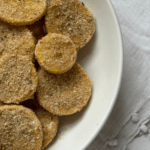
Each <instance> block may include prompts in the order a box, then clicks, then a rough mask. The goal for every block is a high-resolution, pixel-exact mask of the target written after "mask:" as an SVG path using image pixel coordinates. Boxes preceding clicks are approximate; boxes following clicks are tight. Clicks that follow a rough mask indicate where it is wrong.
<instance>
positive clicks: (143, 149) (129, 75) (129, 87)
mask: <svg viewBox="0 0 150 150" xmlns="http://www.w3.org/2000/svg"><path fill="white" fill-rule="evenodd" d="M111 2H112V4H113V6H114V9H115V11H116V13H117V16H118V19H119V23H120V26H121V30H122V37H123V44H124V65H123V78H122V84H121V89H120V92H119V95H118V99H117V102H116V105H115V107H114V109H113V111H112V113H111V115H110V117H109V119H108V121H107V123H106V124H105V126H104V128H103V130H102V131H101V132H100V133H99V135H98V136H97V138H96V139H95V140H94V141H93V142H92V143H91V145H90V146H89V147H88V148H87V149H86V150H125V149H126V150H149V149H150V140H149V139H150V135H149V133H150V129H149V128H150V123H149V122H150V0H111ZM135 113H137V117H138V118H139V121H138V122H137V123H134V122H133V121H132V120H133V119H132V118H133V116H134V115H135ZM141 126H142V128H144V131H143V130H142V131H141ZM143 132H144V133H143Z"/></svg>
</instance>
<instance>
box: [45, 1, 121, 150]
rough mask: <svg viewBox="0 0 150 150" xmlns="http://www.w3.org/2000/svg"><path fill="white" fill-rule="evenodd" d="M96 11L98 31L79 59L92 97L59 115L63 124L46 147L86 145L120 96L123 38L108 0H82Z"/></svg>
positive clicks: (59, 149)
mask: <svg viewBox="0 0 150 150" xmlns="http://www.w3.org/2000/svg"><path fill="white" fill-rule="evenodd" d="M83 2H84V4H85V5H86V6H87V7H88V8H89V10H90V11H91V12H92V13H93V14H94V18H95V21H96V33H95V35H94V37H93V38H92V40H91V41H90V42H89V43H88V44H87V45H86V46H85V47H84V48H83V49H81V50H80V51H79V53H78V62H79V63H80V64H81V66H82V67H83V68H84V69H85V70H86V71H87V73H88V74H89V76H90V77H91V80H92V84H93V92H92V97H91V101H90V102H89V105H88V107H87V108H86V109H84V110H83V111H82V112H79V113H76V114H74V115H70V116H64V117H60V128H59V132H61V133H58V135H57V137H56V138H55V140H54V141H53V142H52V143H51V144H50V145H49V146H48V147H47V150H81V149H85V148H86V147H87V146H88V144H90V142H92V140H93V139H94V138H95V137H96V135H97V134H98V133H99V131H100V130H101V129H102V127H103V125H104V123H105V122H106V120H107V118H108V116H109V114H110V112H111V110H112V108H113V106H114V103H115V100H116V97H117V94H118V91H119V87H120V82H121V75H122V64H123V57H122V40H121V34H120V29H119V25H118V22H117V19H116V15H115V13H114V10H113V8H112V6H111V3H110V1H109V0H83Z"/></svg>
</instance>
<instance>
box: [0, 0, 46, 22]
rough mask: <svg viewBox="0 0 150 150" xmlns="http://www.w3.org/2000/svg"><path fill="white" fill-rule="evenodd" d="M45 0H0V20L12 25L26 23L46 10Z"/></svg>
mask: <svg viewBox="0 0 150 150" xmlns="http://www.w3.org/2000/svg"><path fill="white" fill-rule="evenodd" d="M46 8H47V2H46V0H0V20H2V21H4V22H7V23H9V24H12V25H28V24H32V23H34V22H36V21H38V20H39V19H40V18H41V17H42V16H43V15H44V14H45V12H46Z"/></svg>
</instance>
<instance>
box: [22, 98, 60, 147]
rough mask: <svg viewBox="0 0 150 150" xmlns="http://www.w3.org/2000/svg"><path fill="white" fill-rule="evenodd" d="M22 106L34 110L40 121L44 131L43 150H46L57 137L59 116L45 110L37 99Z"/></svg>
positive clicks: (25, 102)
mask: <svg viewBox="0 0 150 150" xmlns="http://www.w3.org/2000/svg"><path fill="white" fill-rule="evenodd" d="M22 105H24V106H25V107H28V108H30V109H32V110H33V111H34V112H35V114H36V115H37V117H38V119H39V120H40V122H41V124H42V129H43V144H42V149H44V148H45V147H46V146H47V145H48V144H49V143H51V142H52V140H53V139H54V137H55V136H56V133H57V130H58V124H59V119H58V116H56V115H53V114H51V113H50V112H48V111H47V110H45V109H43V108H42V107H41V106H40V105H39V103H38V100H37V99H36V98H34V100H27V101H24V102H23V103H22Z"/></svg>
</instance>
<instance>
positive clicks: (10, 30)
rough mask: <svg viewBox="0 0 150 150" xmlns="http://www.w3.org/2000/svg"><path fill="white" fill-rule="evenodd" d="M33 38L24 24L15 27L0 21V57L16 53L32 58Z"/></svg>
mask: <svg viewBox="0 0 150 150" xmlns="http://www.w3.org/2000/svg"><path fill="white" fill-rule="evenodd" d="M34 49H35V40H34V37H33V35H32V33H31V32H30V31H29V29H27V28H26V27H25V26H23V27H15V26H11V25H9V24H7V23H3V22H1V21H0V57H2V55H4V54H8V55H10V54H18V55H23V56H27V57H28V58H30V59H31V60H33V58H34Z"/></svg>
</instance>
